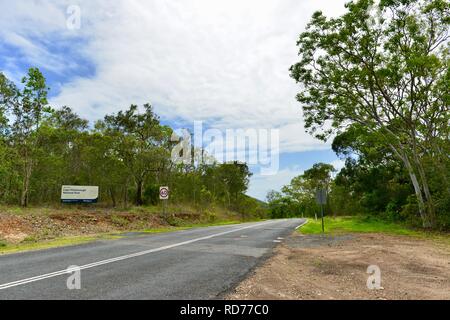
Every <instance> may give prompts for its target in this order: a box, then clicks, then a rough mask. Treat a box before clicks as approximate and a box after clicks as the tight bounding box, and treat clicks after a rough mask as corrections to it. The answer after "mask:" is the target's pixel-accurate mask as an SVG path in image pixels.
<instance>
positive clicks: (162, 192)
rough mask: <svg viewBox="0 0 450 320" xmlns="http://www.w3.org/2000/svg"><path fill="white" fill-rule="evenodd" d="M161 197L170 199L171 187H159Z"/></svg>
mask: <svg viewBox="0 0 450 320" xmlns="http://www.w3.org/2000/svg"><path fill="white" fill-rule="evenodd" d="M159 199H161V200H168V199H169V187H159Z"/></svg>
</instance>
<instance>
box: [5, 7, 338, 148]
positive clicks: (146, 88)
mask: <svg viewBox="0 0 450 320" xmlns="http://www.w3.org/2000/svg"><path fill="white" fill-rule="evenodd" d="M345 1H346V0H339V1H328V0H320V1H310V0H303V1H298V0H284V1H272V0H252V1H250V0H246V1H241V0H228V1H221V0H216V1H213V0H190V1H186V0H178V1H170V2H169V1H163V0H154V1H144V0H142V1H140V0H126V1H125V0H122V1H87V0H85V1H75V2H76V3H78V4H79V5H80V7H81V12H82V25H81V29H80V30H78V31H70V30H68V29H67V28H66V27H65V18H66V11H65V10H66V8H67V6H68V5H69V4H72V3H70V1H67V0H64V1H59V2H57V4H55V2H53V1H31V2H30V1H16V2H14V3H13V4H11V3H8V5H6V4H2V5H0V11H2V12H3V13H2V14H0V18H1V20H3V22H0V27H2V30H3V32H2V33H0V35H1V36H2V38H3V40H5V39H6V40H5V41H9V42H10V43H14V44H15V45H17V46H18V47H20V48H21V50H23V51H24V52H27V51H28V54H29V56H30V60H31V61H35V62H36V63H37V64H41V65H44V66H46V67H47V68H49V69H50V70H52V69H51V68H53V69H54V70H55V69H57V70H64V67H67V66H69V65H70V64H71V61H67V60H66V61H64V60H61V59H60V58H58V57H56V56H55V55H53V54H52V53H51V52H46V51H45V45H42V44H32V43H30V41H31V39H33V38H36V37H38V38H39V37H40V38H44V39H45V38H46V37H49V36H51V35H54V34H58V36H59V37H64V39H72V38H76V37H81V38H83V39H86V40H87V44H85V46H84V47H82V48H80V52H81V53H80V54H83V55H84V56H85V57H87V58H88V59H89V60H90V61H92V62H93V64H94V65H95V68H96V73H95V75H94V76H93V77H89V78H75V79H73V81H72V82H70V83H66V84H64V85H63V86H62V88H61V93H60V94H59V95H58V96H57V97H55V98H54V99H53V100H52V101H51V102H52V103H53V104H54V105H70V106H72V107H73V108H74V109H75V110H77V111H78V112H79V113H80V114H81V115H82V116H84V117H87V118H89V119H91V120H92V119H97V118H101V117H103V115H104V114H105V113H111V112H116V111H118V110H119V109H122V108H125V107H128V106H129V105H130V104H131V103H137V104H141V103H144V102H152V103H153V104H154V105H155V106H156V111H157V112H158V113H159V114H160V115H162V116H163V117H164V118H166V119H169V120H170V119H174V118H177V119H182V120H184V121H188V122H193V121H194V120H207V121H208V122H210V123H211V124H212V125H213V126H215V127H219V128H279V129H280V139H281V152H291V151H303V150H311V149H324V148H328V147H329V146H328V145H324V144H323V143H321V142H320V141H317V140H315V139H313V138H311V137H310V136H309V135H308V134H306V133H305V132H304V129H303V126H302V116H301V110H300V105H299V104H298V103H297V102H296V101H295V94H296V92H297V91H298V87H297V85H296V84H295V83H294V81H293V80H292V79H291V78H290V77H289V74H288V68H289V67H290V65H291V64H293V63H294V62H295V61H296V60H297V47H296V46H295V43H296V40H297V37H298V35H299V33H300V32H301V31H302V30H303V29H304V27H305V25H306V23H307V22H308V21H309V19H310V16H311V15H312V13H313V12H314V11H316V10H323V11H325V13H327V14H332V15H336V14H339V13H341V12H342V11H343V4H344V2H345ZM14 39H16V40H15V41H14ZM18 40H20V41H18ZM212 120H213V121H212Z"/></svg>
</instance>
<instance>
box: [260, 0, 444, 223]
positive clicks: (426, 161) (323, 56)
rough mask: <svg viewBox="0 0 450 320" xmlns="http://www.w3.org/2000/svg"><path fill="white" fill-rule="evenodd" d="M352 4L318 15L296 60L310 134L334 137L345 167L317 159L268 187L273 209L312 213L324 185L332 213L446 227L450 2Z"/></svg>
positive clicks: (294, 73) (279, 213)
mask: <svg viewBox="0 0 450 320" xmlns="http://www.w3.org/2000/svg"><path fill="white" fill-rule="evenodd" d="M374 6H375V7H374ZM346 7H347V12H346V13H345V14H344V15H342V16H340V17H335V18H330V17H326V16H325V15H324V14H323V13H322V12H316V13H315V14H314V15H313V16H312V18H311V20H310V23H309V24H308V25H307V27H306V30H305V32H303V33H301V34H300V37H299V40H298V42H297V45H298V49H299V61H298V62H297V63H296V64H294V65H293V66H292V67H291V77H292V78H293V79H294V80H295V81H296V82H297V83H299V85H300V88H301V89H300V91H299V93H298V95H297V100H298V101H299V102H300V103H301V105H302V109H303V114H304V118H305V119H304V120H305V126H306V128H307V130H308V132H309V133H310V134H311V135H313V136H315V137H316V138H319V139H322V140H324V141H328V140H329V139H332V148H333V150H334V151H335V152H336V154H337V155H338V156H339V157H340V158H341V159H342V161H343V162H345V165H344V167H343V168H342V169H341V170H340V171H339V172H337V171H336V170H335V168H333V167H332V166H330V165H329V164H324V163H317V164H315V165H314V166H313V167H312V168H310V169H309V170H306V171H305V172H304V173H303V174H302V175H300V176H298V177H295V178H294V179H292V181H291V183H290V184H288V185H286V186H285V187H284V188H283V189H282V191H281V192H276V191H272V192H270V193H269V194H268V197H267V199H268V202H269V210H270V215H271V216H272V217H289V216H298V215H302V214H303V215H305V216H309V217H311V216H314V215H316V214H318V213H319V212H320V209H319V207H318V206H317V204H316V203H315V193H316V191H317V190H318V189H325V190H326V191H327V192H328V202H327V204H326V206H325V214H326V215H328V216H340V215H341V216H342V215H343V216H348V215H370V216H376V217H377V218H378V219H379V220H380V221H381V220H382V221H387V222H388V223H389V222H402V223H407V224H408V225H411V226H414V227H422V228H425V229H433V230H447V231H448V230H450V158H449V154H450V140H449V137H450V132H449V128H450V126H449V123H450V110H449V105H450V96H449V90H448V88H449V87H450V55H449V53H450V42H449V36H450V35H449V24H450V20H449V12H450V4H449V2H448V1H444V0H421V1H410V0H406V1H381V2H379V3H378V4H375V2H374V1H372V0H359V1H352V2H349V3H348V4H347V5H346ZM371 8H372V9H376V10H377V11H379V12H380V15H374V13H373V11H371Z"/></svg>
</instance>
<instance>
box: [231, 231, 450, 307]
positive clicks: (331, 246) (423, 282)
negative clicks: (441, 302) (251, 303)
mask: <svg viewBox="0 0 450 320" xmlns="http://www.w3.org/2000/svg"><path fill="white" fill-rule="evenodd" d="M369 265H377V266H378V267H379V268H380V270H381V288H380V289H378V290H369V289H368V288H367V279H368V277H369V274H368V273H367V268H368V266H369ZM226 298H227V299H318V300H323V299H325V300H328V299H402V300H403V299H450V246H449V245H448V244H447V243H438V242H436V241H432V240H424V239H418V238H412V237H407V236H391V235H384V234H353V235H342V236H336V237H329V236H328V237H323V236H317V235H308V236H306V235H300V234H295V235H293V236H292V237H290V238H288V239H286V241H285V243H283V244H282V245H280V246H278V247H277V248H276V250H275V254H274V255H273V256H272V257H271V258H270V259H269V260H268V261H267V262H266V263H265V264H264V265H262V266H261V267H260V268H258V269H256V270H255V272H254V273H253V274H251V275H250V276H249V277H248V278H247V279H246V280H244V281H243V282H242V283H240V284H239V285H238V286H237V288H235V290H234V291H233V292H232V293H231V294H229V295H228V296H227V297H226Z"/></svg>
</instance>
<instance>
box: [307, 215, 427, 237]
mask: <svg viewBox="0 0 450 320" xmlns="http://www.w3.org/2000/svg"><path fill="white" fill-rule="evenodd" d="M324 225H325V234H333V235H334V234H341V233H386V234H393V235H409V236H421V235H425V234H427V233H426V232H424V231H420V230H413V229H411V228H409V227H408V226H405V225H402V224H399V223H394V222H386V221H383V220H380V219H377V218H373V217H338V218H330V217H326V218H324ZM298 230H299V231H300V232H301V233H302V234H321V233H322V221H321V219H317V220H315V219H309V220H308V223H306V224H305V225H304V226H302V227H301V228H299V229H298Z"/></svg>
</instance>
